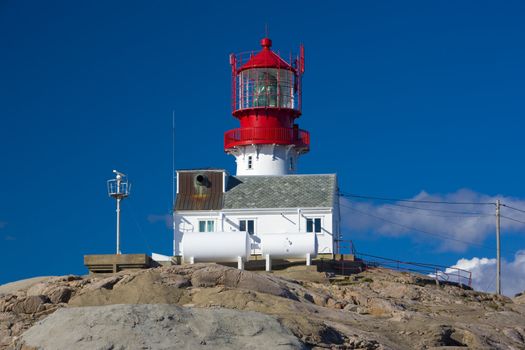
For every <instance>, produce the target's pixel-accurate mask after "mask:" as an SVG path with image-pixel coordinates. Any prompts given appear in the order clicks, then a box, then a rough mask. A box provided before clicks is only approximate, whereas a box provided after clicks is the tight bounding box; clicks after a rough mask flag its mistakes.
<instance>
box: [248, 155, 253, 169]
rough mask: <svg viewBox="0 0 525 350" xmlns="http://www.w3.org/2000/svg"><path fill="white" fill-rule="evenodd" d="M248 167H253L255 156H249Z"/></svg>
mask: <svg viewBox="0 0 525 350" xmlns="http://www.w3.org/2000/svg"><path fill="white" fill-rule="evenodd" d="M248 169H253V158H252V156H248Z"/></svg>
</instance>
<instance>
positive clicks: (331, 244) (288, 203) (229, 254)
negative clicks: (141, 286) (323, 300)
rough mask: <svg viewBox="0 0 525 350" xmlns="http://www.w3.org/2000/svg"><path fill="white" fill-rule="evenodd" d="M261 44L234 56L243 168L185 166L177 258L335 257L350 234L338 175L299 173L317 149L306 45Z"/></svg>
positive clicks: (232, 134)
mask: <svg viewBox="0 0 525 350" xmlns="http://www.w3.org/2000/svg"><path fill="white" fill-rule="evenodd" d="M261 46H262V48H261V49H260V50H259V51H258V52H253V53H247V54H236V55H234V54H232V55H230V64H231V68H232V81H231V82H232V99H231V102H232V114H233V116H234V117H235V118H237V119H238V120H239V123H240V127H239V128H237V129H233V130H229V131H227V132H226V133H225V134H224V150H225V151H226V152H227V153H228V154H231V155H233V156H234V157H235V160H236V162H237V172H236V174H235V175H231V174H228V172H227V171H226V170H224V169H223V168H213V167H210V164H206V166H205V167H203V168H198V169H180V170H177V175H176V179H177V183H176V194H177V196H176V201H175V203H174V208H173V256H174V257H177V261H181V262H186V263H195V262H199V261H201V262H210V261H212V262H228V263H234V262H236V263H237V264H238V266H239V268H243V266H244V263H245V262H248V261H250V260H251V259H254V260H261V259H262V258H263V257H264V259H266V267H267V269H268V266H269V265H271V259H272V258H275V259H288V258H290V259H296V258H304V259H305V260H306V262H307V264H309V263H310V259H311V258H313V257H315V256H317V257H326V258H332V257H333V256H334V255H333V254H337V253H338V252H339V241H340V238H341V227H340V213H339V195H338V193H339V190H338V185H337V175H336V174H319V173H318V174H296V173H297V161H298V159H299V157H300V156H301V155H303V154H305V153H307V152H308V151H309V150H310V134H309V133H308V131H305V130H301V129H300V128H299V125H298V123H297V120H298V118H299V117H300V116H301V92H302V91H301V89H302V84H301V78H302V75H303V73H304V49H303V48H302V47H301V48H300V51H299V55H297V56H296V57H295V58H292V57H291V56H290V58H289V59H288V60H285V59H283V58H281V57H280V56H279V55H278V54H277V53H275V52H274V51H273V50H272V42H271V40H270V39H269V38H263V39H262V40H261Z"/></svg>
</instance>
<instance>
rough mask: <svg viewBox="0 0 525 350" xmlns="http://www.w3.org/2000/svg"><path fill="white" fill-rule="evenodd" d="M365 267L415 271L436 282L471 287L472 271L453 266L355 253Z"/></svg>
mask: <svg viewBox="0 0 525 350" xmlns="http://www.w3.org/2000/svg"><path fill="white" fill-rule="evenodd" d="M357 256H358V257H359V258H360V259H362V260H363V262H364V263H365V265H366V266H367V267H372V268H373V267H384V268H388V269H391V270H397V271H406V272H415V273H419V274H422V275H426V276H429V277H431V278H434V279H435V280H436V283H438V284H439V283H440V282H449V283H457V284H459V285H467V286H469V287H472V272H470V271H467V270H463V269H460V268H457V267H453V266H445V265H436V264H427V263H419V262H409V261H401V260H396V259H390V258H385V257H381V256H376V255H370V254H363V253H357Z"/></svg>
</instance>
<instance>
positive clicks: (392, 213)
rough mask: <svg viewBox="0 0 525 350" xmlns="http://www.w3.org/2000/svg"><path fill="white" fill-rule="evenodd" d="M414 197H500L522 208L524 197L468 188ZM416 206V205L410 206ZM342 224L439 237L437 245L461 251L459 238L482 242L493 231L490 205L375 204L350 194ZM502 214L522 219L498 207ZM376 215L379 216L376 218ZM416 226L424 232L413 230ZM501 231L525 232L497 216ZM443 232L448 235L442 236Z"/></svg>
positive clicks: (521, 215) (464, 246)
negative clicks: (483, 192)
mask: <svg viewBox="0 0 525 350" xmlns="http://www.w3.org/2000/svg"><path fill="white" fill-rule="evenodd" d="M411 199H414V200H426V201H449V202H476V203H479V202H482V203H494V202H496V199H501V200H502V202H503V203H505V204H507V205H510V206H513V207H517V208H525V200H520V199H516V198H512V197H504V196H488V195H485V194H481V193H477V192H474V191H471V190H468V189H461V190H458V191H456V192H453V193H448V194H429V193H427V192H425V191H422V192H420V193H419V194H417V195H416V196H414V197H413V198H411ZM414 208H416V209H414ZM341 213H342V221H343V226H344V227H345V228H346V229H347V230H348V231H349V232H350V233H358V232H370V231H373V232H375V233H376V234H380V235H385V236H393V237H397V236H402V235H407V234H410V235H411V236H414V237H426V238H427V239H428V238H432V236H434V238H435V239H437V240H440V248H441V249H442V250H446V251H455V252H463V251H465V250H467V248H468V246H469V244H468V243H462V242H461V241H463V242H478V243H480V244H482V243H483V240H484V239H485V238H486V237H487V236H489V235H494V234H495V214H494V213H495V206H494V205H471V204H466V205H447V204H434V203H432V204H429V203H411V202H387V203H385V202H381V203H380V204H375V203H372V202H370V201H363V200H359V199H357V198H356V199H354V198H341ZM502 215H505V216H509V217H513V218H515V219H518V220H520V221H525V213H520V212H516V211H513V210H510V209H508V208H505V207H502ZM378 218H382V219H383V220H381V219H378ZM411 228H416V229H419V230H422V231H427V233H421V232H416V231H414V230H412V229H411ZM501 228H502V231H503V232H504V233H505V232H509V231H519V230H523V231H524V232H525V225H523V224H521V223H518V222H515V221H510V220H507V219H504V218H502V219H501ZM443 236H447V237H450V238H451V239H450V240H449V239H445V238H444V237H443Z"/></svg>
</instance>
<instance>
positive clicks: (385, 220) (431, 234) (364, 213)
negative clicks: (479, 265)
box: [342, 205, 516, 254]
mask: <svg viewBox="0 0 525 350" xmlns="http://www.w3.org/2000/svg"><path fill="white" fill-rule="evenodd" d="M342 206H343V207H346V208H348V209H350V210H353V211H356V212H358V213H360V214H362V215H366V216H370V217H373V218H375V219H378V220H381V221H384V222H387V223H389V224H392V225H396V226H399V227H402V228H405V229H408V230H412V231H416V232H420V233H424V234H427V235H430V236H435V237H440V238H443V239H447V240H451V241H456V242H460V243H464V244H471V245H475V246H478V247H481V248H485V249H490V250H494V249H496V248H494V247H491V246H487V245H484V244H481V243H477V242H472V241H466V240H462V239H458V238H454V237H451V236H449V235H443V234H439V233H435V232H429V231H425V230H421V229H418V228H415V227H411V226H408V225H405V224H400V223H398V222H395V221H391V220H389V219H385V218H383V217H380V216H377V215H374V214H370V213H367V212H364V211H361V210H359V209H356V208H353V207H350V206H345V205H342ZM501 251H504V250H503V249H502V250H501ZM505 252H507V253H512V254H514V253H516V252H511V251H505Z"/></svg>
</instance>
